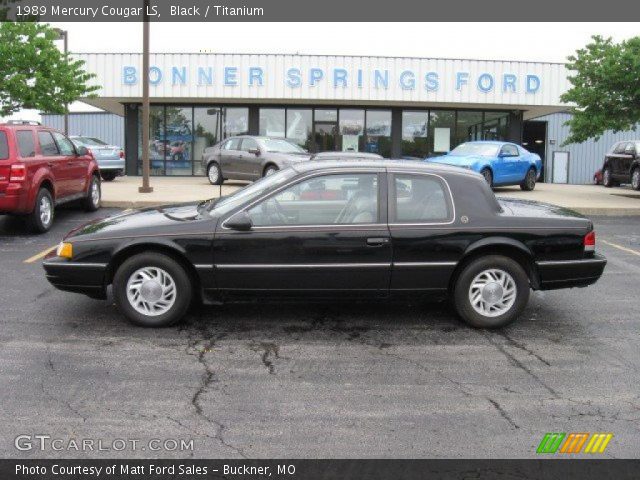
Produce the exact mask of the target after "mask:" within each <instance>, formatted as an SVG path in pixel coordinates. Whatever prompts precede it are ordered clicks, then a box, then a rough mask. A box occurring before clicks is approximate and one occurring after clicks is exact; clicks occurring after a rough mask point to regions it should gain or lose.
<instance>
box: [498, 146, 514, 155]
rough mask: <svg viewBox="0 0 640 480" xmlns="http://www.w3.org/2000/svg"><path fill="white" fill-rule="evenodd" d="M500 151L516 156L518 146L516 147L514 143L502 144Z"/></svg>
mask: <svg viewBox="0 0 640 480" xmlns="http://www.w3.org/2000/svg"><path fill="white" fill-rule="evenodd" d="M500 153H502V154H504V155H511V156H514V157H517V156H518V155H519V154H518V147H516V146H515V145H503V146H502V150H500Z"/></svg>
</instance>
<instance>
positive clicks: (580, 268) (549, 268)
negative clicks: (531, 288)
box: [536, 254, 607, 290]
mask: <svg viewBox="0 0 640 480" xmlns="http://www.w3.org/2000/svg"><path fill="white" fill-rule="evenodd" d="M606 264H607V260H606V259H605V258H604V257H603V256H601V255H597V254H596V255H594V256H593V258H583V259H579V260H553V261H540V262H536V267H537V268H538V275H539V278H540V290H553V289H557V288H570V287H586V286H587V285H592V284H594V283H596V282H597V281H598V279H599V278H600V276H601V275H602V272H603V271H604V267H605V265H606Z"/></svg>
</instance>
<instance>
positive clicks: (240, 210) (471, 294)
mask: <svg viewBox="0 0 640 480" xmlns="http://www.w3.org/2000/svg"><path fill="white" fill-rule="evenodd" d="M308 192H315V193H314V194H313V195H306V193H308ZM323 192H325V194H323ZM318 193H319V194H318ZM605 264H606V260H605V259H604V258H603V257H601V256H599V255H597V254H596V253H595V232H594V230H593V224H592V223H591V221H589V220H588V219H586V218H584V217H583V216H581V215H579V214H577V213H574V212H572V211H570V210H567V209H564V208H560V207H556V206H553V205H547V204H543V203H537V202H533V201H526V200H508V199H500V200H497V199H496V197H495V196H494V194H493V192H492V191H491V189H490V188H489V186H488V185H487V183H486V182H485V181H484V179H483V177H482V176H481V175H479V174H477V173H474V172H471V171H465V170H463V169H460V168H453V167H448V166H444V165H437V164H426V163H423V162H415V163H414V162H406V161H392V160H374V161H348V160H343V161H321V162H298V163H296V164H295V165H292V166H291V167H289V168H286V169H284V170H281V171H279V172H276V173H274V174H272V175H270V176H268V177H265V178H263V179H261V180H258V181H257V182H255V183H253V184H251V185H248V186H247V187H245V188H243V189H240V190H238V191H236V192H234V193H233V194H232V195H230V196H227V197H223V198H220V199H215V200H209V201H205V202H201V203H199V204H195V203H194V204H190V205H184V204H183V205H177V206H166V207H162V208H147V209H144V210H141V211H132V212H126V213H121V214H119V215H116V216H114V217H111V218H108V219H106V220H100V221H96V222H93V223H90V224H88V225H87V226H85V227H81V228H78V229H76V230H74V231H72V232H71V233H70V234H68V235H67V236H66V237H65V238H64V240H63V242H62V243H61V244H60V247H59V249H58V252H57V253H51V254H50V256H49V257H48V258H47V259H46V260H45V262H44V269H45V270H46V274H47V278H48V279H49V281H50V282H51V283H52V284H53V285H54V286H55V287H57V288H59V289H61V290H67V291H72V292H79V293H84V294H87V295H89V296H92V297H96V298H105V296H106V291H107V286H108V285H113V292H114V297H115V302H116V304H117V306H118V308H119V309H120V311H121V312H122V313H123V314H124V315H125V316H126V317H127V318H128V319H129V320H130V321H132V322H134V323H136V324H138V325H142V326H147V327H160V326H165V325H169V324H172V323H174V322H176V321H178V320H180V319H181V318H182V317H183V316H184V314H185V312H186V311H187V308H188V307H189V304H190V303H191V301H192V299H194V297H196V298H197V299H199V300H202V301H203V302H204V303H208V304H216V305H217V304H220V303H222V302H234V301H246V300H255V299H256V298H258V299H263V300H264V299H282V298H289V299H291V298H297V299H299V300H303V301H310V300H329V301H331V300H335V299H336V298H339V299H353V298H358V299H361V300H362V299H365V300H373V299H386V298H389V297H400V298H402V297H403V296H404V297H405V298H406V297H408V298H411V299H412V300H415V299H417V298H423V297H433V296H436V297H443V296H447V295H449V296H451V298H452V299H453V300H454V304H455V308H456V310H457V312H458V313H459V314H460V316H461V317H462V318H463V319H464V320H465V321H466V322H467V323H469V324H470V325H473V326H474V327H486V328H494V327H500V326H503V325H506V324H507V323H509V322H511V321H513V320H514V319H515V318H516V317H517V316H518V315H519V314H520V312H521V311H522V309H523V308H524V307H525V305H526V304H527V301H528V298H529V293H530V289H531V288H533V289H535V290H550V289H557V288H568V287H584V286H587V285H590V284H592V283H594V282H596V281H597V280H598V278H599V277H600V275H601V274H602V272H603V270H604V267H605ZM532 321H533V320H532Z"/></svg>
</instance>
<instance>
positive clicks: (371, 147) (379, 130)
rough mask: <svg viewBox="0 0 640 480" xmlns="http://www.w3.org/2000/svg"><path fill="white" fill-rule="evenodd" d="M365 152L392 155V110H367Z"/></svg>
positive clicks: (387, 156)
mask: <svg viewBox="0 0 640 480" xmlns="http://www.w3.org/2000/svg"><path fill="white" fill-rule="evenodd" d="M366 123H367V124H366V128H365V138H364V148H363V150H364V151H365V152H370V153H377V154H379V155H382V156H383V157H386V158H389V157H391V110H367V116H366Z"/></svg>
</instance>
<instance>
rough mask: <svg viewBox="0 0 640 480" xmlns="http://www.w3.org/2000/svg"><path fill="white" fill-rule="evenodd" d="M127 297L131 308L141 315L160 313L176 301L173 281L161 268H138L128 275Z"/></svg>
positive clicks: (168, 308) (151, 315) (164, 311)
mask: <svg viewBox="0 0 640 480" xmlns="http://www.w3.org/2000/svg"><path fill="white" fill-rule="evenodd" d="M127 299H128V300H129V304H130V305H131V306H132V307H133V309H134V310H135V311H136V312H138V313H141V314H142V315H146V316H149V317H156V316H158V315H162V314H163V313H166V312H168V311H169V310H170V309H171V307H173V304H174V303H175V302H176V284H175V281H174V280H173V278H172V277H171V275H169V273H167V272H166V271H165V270H163V269H161V268H158V267H143V268H140V269H138V270H136V271H135V272H133V274H132V275H131V276H130V277H129V281H128V282H127Z"/></svg>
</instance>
